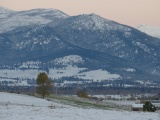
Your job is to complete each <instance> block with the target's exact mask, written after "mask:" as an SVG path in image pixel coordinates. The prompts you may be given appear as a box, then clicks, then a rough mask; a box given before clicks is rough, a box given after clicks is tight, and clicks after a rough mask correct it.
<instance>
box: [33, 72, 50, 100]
mask: <svg viewBox="0 0 160 120" xmlns="http://www.w3.org/2000/svg"><path fill="white" fill-rule="evenodd" d="M36 82H37V88H36V92H37V93H38V94H40V95H42V97H43V98H44V97H45V96H46V95H49V94H50V89H51V88H52V85H53V84H52V82H51V81H50V80H49V78H48V75H47V74H46V73H45V72H42V73H39V75H38V77H37V79H36Z"/></svg>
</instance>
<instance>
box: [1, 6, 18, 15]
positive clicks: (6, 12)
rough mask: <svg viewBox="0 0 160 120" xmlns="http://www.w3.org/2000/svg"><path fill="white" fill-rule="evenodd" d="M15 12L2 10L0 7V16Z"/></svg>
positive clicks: (6, 9)
mask: <svg viewBox="0 0 160 120" xmlns="http://www.w3.org/2000/svg"><path fill="white" fill-rule="evenodd" d="M13 12H15V11H13V10H11V9H8V8H4V7H0V14H8V13H13Z"/></svg>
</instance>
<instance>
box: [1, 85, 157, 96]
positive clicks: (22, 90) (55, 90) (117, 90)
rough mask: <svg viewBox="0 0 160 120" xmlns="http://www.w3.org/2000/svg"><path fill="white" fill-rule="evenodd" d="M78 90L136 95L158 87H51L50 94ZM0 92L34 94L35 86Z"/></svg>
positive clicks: (10, 87) (150, 92) (7, 88)
mask: <svg viewBox="0 0 160 120" xmlns="http://www.w3.org/2000/svg"><path fill="white" fill-rule="evenodd" d="M78 90H85V91H86V92H87V94H89V95H122V94H123V95H127V94H130V95H136V94H158V93H159V91H160V88H150V87H127V88H125V87H83V86H69V87H53V88H52V90H51V93H52V94H61V95H75V94H76V92H77V91H78ZM0 91H2V92H13V93H26V94H35V93H36V87H35V86H0Z"/></svg>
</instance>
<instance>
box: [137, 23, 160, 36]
mask: <svg viewBox="0 0 160 120" xmlns="http://www.w3.org/2000/svg"><path fill="white" fill-rule="evenodd" d="M136 28H137V29H138V30H140V31H141V32H144V33H146V34H148V35H150V36H153V37H157V38H160V27H155V26H149V25H146V24H141V25H138V26H137V27H136Z"/></svg>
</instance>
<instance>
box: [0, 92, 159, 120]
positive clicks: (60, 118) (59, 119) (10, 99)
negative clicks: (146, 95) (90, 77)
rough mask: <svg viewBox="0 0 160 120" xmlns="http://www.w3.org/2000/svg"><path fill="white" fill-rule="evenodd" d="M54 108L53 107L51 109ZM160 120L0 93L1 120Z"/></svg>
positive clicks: (149, 116) (140, 115)
mask: <svg viewBox="0 0 160 120" xmlns="http://www.w3.org/2000/svg"><path fill="white" fill-rule="evenodd" d="M50 106H52V107H50ZM98 119H99V120H160V114H158V113H148V112H146V113H145V112H130V111H117V110H100V109H94V108H90V109H84V108H80V107H79V108H78V107H73V106H69V105H63V104H60V103H56V102H51V101H46V100H43V99H40V98H34V97H31V96H25V95H19V94H11V93H3V92H1V93H0V120H98Z"/></svg>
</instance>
